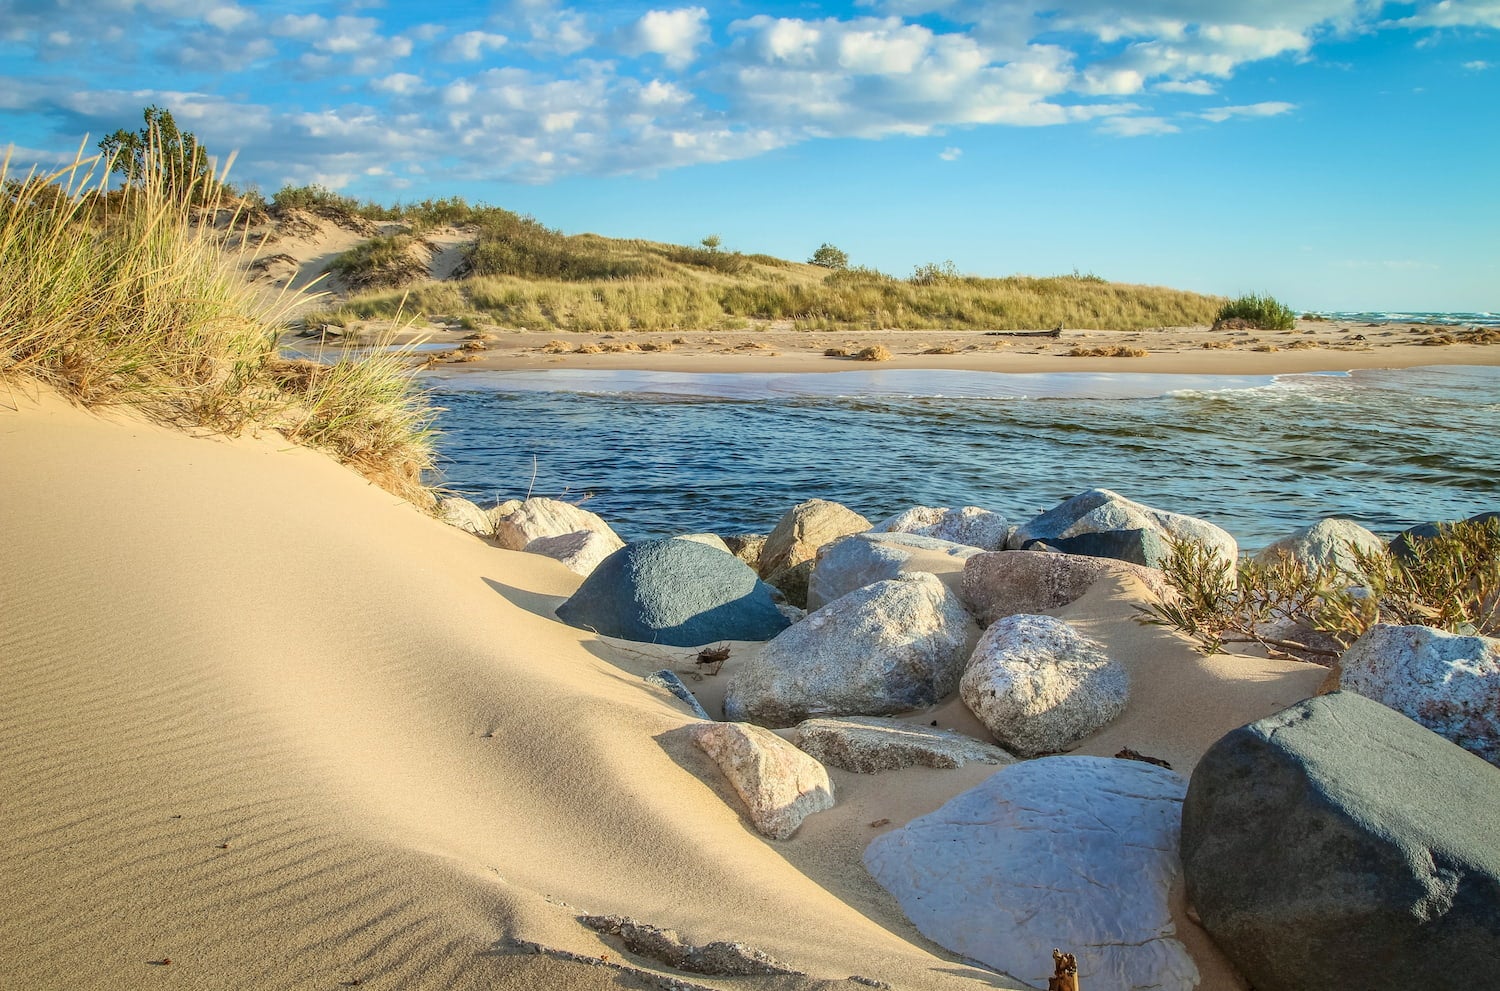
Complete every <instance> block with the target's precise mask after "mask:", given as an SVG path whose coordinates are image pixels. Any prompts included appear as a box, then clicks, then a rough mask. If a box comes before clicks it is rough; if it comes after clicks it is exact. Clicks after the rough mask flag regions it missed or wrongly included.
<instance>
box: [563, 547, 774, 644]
mask: <svg viewBox="0 0 1500 991" xmlns="http://www.w3.org/2000/svg"><path fill="white" fill-rule="evenodd" d="M557 617H558V618H559V619H561V620H562V621H563V622H564V623H567V624H568V625H569V626H577V627H579V628H581V629H585V630H592V631H594V632H595V633H600V634H603V635H604V636H609V637H621V638H623V639H625V640H639V641H643V642H646V643H660V644H667V645H669V646H673V647H696V646H698V645H700V644H705V643H714V642H716V641H719V640H769V639H770V638H771V637H774V636H775V635H776V634H777V633H779V632H781V631H782V630H783V629H785V628H786V626H787V620H786V618H785V617H784V616H782V615H781V613H780V612H778V611H777V609H776V605H775V603H774V602H772V601H771V590H770V588H769V587H768V586H767V585H766V584H765V583H764V582H762V581H761V580H760V579H758V578H756V577H755V572H753V571H751V570H750V568H749V567H747V566H746V565H745V563H744V562H743V561H740V560H737V559H736V558H734V557H731V556H730V555H728V554H725V553H723V552H722V551H716V550H714V549H713V548H712V547H705V546H704V545H702V544H699V543H695V542H693V541H691V540H673V539H670V538H669V539H666V540H645V541H640V542H638V543H634V544H627V545H626V546H625V547H622V548H621V549H620V550H618V551H615V552H614V553H613V554H611V555H610V556H609V557H607V558H605V559H604V560H603V561H602V562H600V563H599V566H598V567H596V568H595V569H594V570H593V572H592V573H591V574H590V575H589V576H588V577H587V578H585V579H584V581H583V584H582V585H580V586H579V587H578V591H577V592H575V593H573V597H572V598H570V599H568V601H566V602H564V603H563V604H562V605H560V606H558V607H557Z"/></svg>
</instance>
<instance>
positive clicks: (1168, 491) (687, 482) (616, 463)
mask: <svg viewBox="0 0 1500 991" xmlns="http://www.w3.org/2000/svg"><path fill="white" fill-rule="evenodd" d="M423 381H424V383H425V384H426V386H427V387H428V388H430V389H431V390H432V392H433V395H434V401H435V402H436V403H437V404H438V405H439V406H441V407H443V408H444V411H443V412H442V413H441V415H440V418H439V422H438V427H439V429H440V430H441V431H442V437H441V438H440V440H439V449H440V452H441V456H442V459H443V468H444V473H445V482H446V484H447V486H448V487H449V488H450V489H452V490H454V491H457V492H459V493H461V494H465V495H467V496H469V497H470V498H473V499H476V500H477V501H481V502H493V501H495V500H497V499H502V498H519V497H522V496H524V495H525V494H526V492H527V490H528V489H530V490H531V491H532V493H533V494H534V495H542V496H551V497H555V498H564V499H569V500H577V499H581V498H583V497H585V496H588V499H587V501H586V503H585V506H586V508H588V509H590V510H593V511H594V512H596V513H598V514H599V515H601V516H603V517H604V518H605V519H607V520H608V521H610V523H611V524H612V525H613V526H614V527H615V529H616V530H617V531H619V533H620V534H621V536H623V537H625V538H626V539H627V540H630V539H639V538H643V537H650V536H664V535H669V534H673V533H685V532H692V531H711V532H720V533H731V532H746V531H758V532H765V531H768V530H769V529H770V528H771V527H772V526H774V525H775V523H776V521H777V520H778V519H779V518H780V517H781V515H782V513H784V512H785V511H786V510H787V509H788V508H789V507H791V506H792V505H794V504H796V503H797V502H800V501H802V500H804V499H810V498H814V497H816V498H823V499H832V500H835V501H837V502H841V503H843V504H845V505H847V506H849V507H850V508H852V509H855V510H857V511H859V512H861V513H863V514H864V515H865V516H867V517H869V518H870V519H871V520H872V521H879V520H880V519H882V518H884V517H885V516H888V515H890V514H893V513H896V512H899V511H900V510H902V509H905V508H907V507H909V506H912V505H916V504H923V505H931V506H962V505H973V506H981V507H984V508H986V509H991V510H995V511H997V512H1000V513H1003V514H1005V515H1006V516H1007V517H1008V518H1009V519H1010V520H1011V522H1021V521H1024V520H1026V519H1028V518H1030V517H1031V516H1033V515H1035V514H1037V513H1039V512H1041V511H1043V510H1046V509H1049V508H1051V507H1052V506H1054V505H1056V504H1057V503H1058V502H1060V501H1062V500H1063V499H1066V498H1068V497H1070V496H1073V495H1076V494H1078V493H1079V492H1081V491H1083V490H1085V489H1089V488H1094V487H1102V488H1109V489H1114V490H1115V491H1117V492H1119V493H1120V494H1122V495H1125V496H1127V497H1129V498H1131V499H1135V500H1137V501H1139V502H1144V503H1147V504H1149V505H1152V506H1156V507H1158V508H1161V509H1168V510H1172V511H1175V512H1181V513H1188V514H1190V515H1193V516H1200V517H1203V518H1204V519H1207V520H1209V521H1211V522H1214V523H1216V524H1218V525H1220V526H1222V527H1224V528H1225V529H1227V530H1229V531H1230V532H1231V533H1233V534H1234V535H1235V536H1236V537H1237V538H1238V539H1239V540H1240V542H1241V545H1242V546H1243V547H1245V548H1246V549H1253V548H1256V547H1259V546H1263V545H1264V544H1266V543H1269V542H1270V541H1272V540H1274V539H1276V538H1277V537H1279V536H1282V535H1284V534H1286V533H1287V532H1289V531H1291V530H1293V529H1295V528H1297V527H1299V526H1304V525H1306V524H1309V523H1312V522H1314V521H1316V520H1318V519H1320V518H1322V517H1324V516H1333V515H1337V516H1344V517H1348V518H1351V519H1355V520H1358V521H1359V522H1361V523H1363V524H1364V525H1365V526H1367V527H1369V528H1371V529H1372V530H1375V531H1376V532H1377V533H1393V532H1395V531H1397V530H1400V529H1403V528H1404V527H1407V526H1410V525H1412V524H1414V523H1420V522H1425V521H1429V520H1441V519H1456V518H1462V517H1467V516H1471V515H1473V514H1475V513H1478V512H1481V511H1487V510H1493V509H1500V368H1489V367H1467V366H1447V367H1432V368H1415V369H1400V370H1372V371H1357V372H1353V373H1349V374H1342V373H1341V374H1316V375H1283V376H1274V377H1273V376H1176V375H1142V374H1130V373H1126V374H1089V373H1071V372H1070V373H1057V374H1036V375H1018V374H997V373H985V372H934V371H910V370H899V369H894V370H870V371H858V372H847V373H845V372H834V373H807V374H796V375H791V374H786V375H764V374H742V375H706V374H705V375H689V374H682V373H656V372H597V371H584V370H548V371H528V372H469V371H455V372H451V373H442V374H439V375H434V376H430V377H426V378H424V380H423ZM533 459H535V460H534V461H533ZM533 470H534V471H535V478H534V480H533Z"/></svg>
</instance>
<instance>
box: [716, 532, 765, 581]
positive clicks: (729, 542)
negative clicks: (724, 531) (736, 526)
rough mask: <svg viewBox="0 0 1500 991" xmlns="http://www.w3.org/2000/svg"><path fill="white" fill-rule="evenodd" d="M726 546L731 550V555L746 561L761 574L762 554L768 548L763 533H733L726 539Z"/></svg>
mask: <svg viewBox="0 0 1500 991" xmlns="http://www.w3.org/2000/svg"><path fill="white" fill-rule="evenodd" d="M724 546H726V547H728V548H729V553H731V554H733V555H734V556H735V557H737V558H739V559H740V560H741V561H744V562H745V563H746V564H748V565H750V567H752V568H754V569H755V573H756V574H760V552H761V549H762V548H764V547H765V546H766V535H765V534H763V533H731V534H729V535H728V536H726V537H725V538H724Z"/></svg>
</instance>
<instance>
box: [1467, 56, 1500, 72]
mask: <svg viewBox="0 0 1500 991" xmlns="http://www.w3.org/2000/svg"><path fill="white" fill-rule="evenodd" d="M1494 67H1495V63H1493V62H1486V61H1485V60H1484V59H1475V60H1474V61H1472V62H1465V63H1464V68H1465V69H1468V70H1469V71H1470V72H1483V71H1485V70H1486V69H1493V68H1494Z"/></svg>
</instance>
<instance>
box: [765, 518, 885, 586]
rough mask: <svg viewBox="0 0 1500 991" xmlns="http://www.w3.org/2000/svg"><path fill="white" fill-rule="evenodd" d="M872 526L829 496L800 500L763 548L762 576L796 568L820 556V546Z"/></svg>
mask: <svg viewBox="0 0 1500 991" xmlns="http://www.w3.org/2000/svg"><path fill="white" fill-rule="evenodd" d="M868 529H870V521H869V520H867V519H865V518H864V517H863V516H861V515H859V514H858V513H856V512H855V511H854V510H852V509H848V508H847V507H844V506H841V505H839V504H838V503H836V502H829V501H828V500H826V499H809V500H808V501H807V502H802V503H798V504H797V505H795V506H793V507H792V508H791V509H789V510H787V511H786V514H785V515H784V516H782V517H781V521H780V522H778V523H777V524H776V529H774V530H772V531H771V532H770V533H769V534H767V536H766V542H765V545H764V546H763V547H762V548H761V551H760V564H759V570H760V576H761V577H762V578H769V577H770V576H772V575H774V574H776V573H777V572H781V571H786V570H788V569H790V568H795V567H796V566H797V565H799V564H802V563H803V562H804V561H811V560H813V558H814V557H816V556H817V553H818V548H819V547H822V546H823V545H824V544H827V543H830V542H832V541H835V540H837V539H839V538H840V537H842V536H844V535H845V534H850V533H860V532H861V531H864V530H868Z"/></svg>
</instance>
